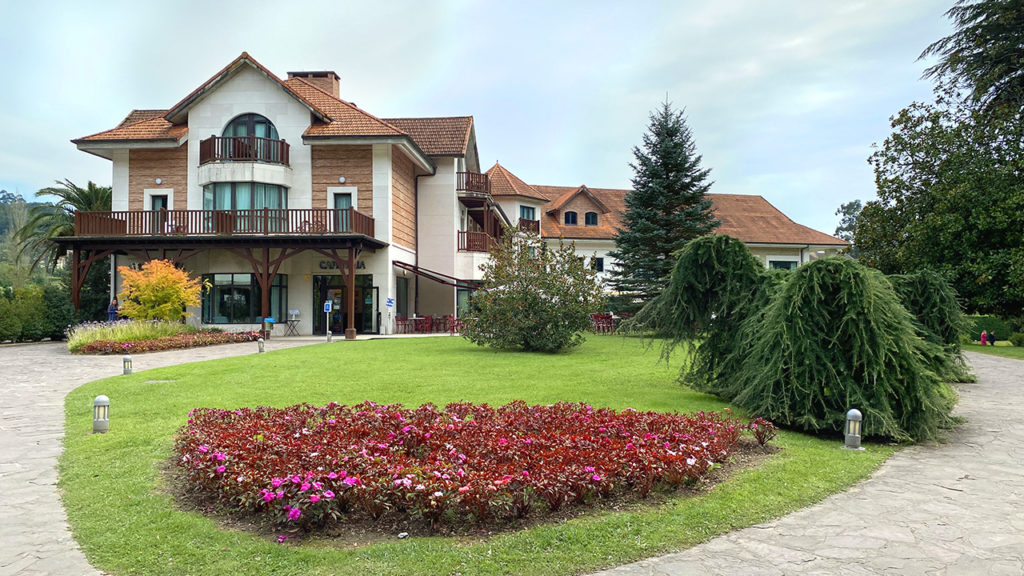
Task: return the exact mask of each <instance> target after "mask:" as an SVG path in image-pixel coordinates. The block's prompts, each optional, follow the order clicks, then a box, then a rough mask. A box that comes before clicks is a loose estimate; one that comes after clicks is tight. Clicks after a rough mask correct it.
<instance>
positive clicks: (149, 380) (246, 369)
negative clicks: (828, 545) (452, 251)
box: [60, 336, 893, 575]
mask: <svg viewBox="0 0 1024 576" xmlns="http://www.w3.org/2000/svg"><path fill="white" fill-rule="evenodd" d="M677 358H678V357H677ZM677 374H678V366H677V365H673V366H667V365H666V364H665V363H663V362H659V361H658V351H657V349H651V350H647V349H644V348H643V347H642V345H641V343H640V342H639V341H637V340H635V339H622V338H618V337H614V336H605V337H595V336H591V337H590V339H589V340H588V342H587V343H586V344H584V345H583V346H582V347H580V348H579V349H577V350H575V351H573V352H570V353H567V354H557V355H544V354H525V353H500V352H493V351H490V350H485V349H481V348H477V347H475V346H473V345H471V344H469V343H467V342H465V341H463V340H461V339H456V338H429V339H408V340H388V341H360V342H344V343H334V344H326V345H316V346H309V347H304V348H296V349H291V350H285V351H279V352H272V353H267V354H263V355H257V354H253V355H252V356H247V357H238V358H230V359H224V360H217V361H212V362H204V363H198V364H190V365H184V366H178V367H172V368H164V369H157V370H149V371H146V372H141V373H136V374H133V375H131V376H119V377H116V378H108V379H106V380H101V381H97V382H93V383H90V384H87V385H85V386H82V387H80V388H78V389H76V390H75V391H74V392H72V393H71V394H70V395H69V396H68V398H67V404H66V413H67V423H66V437H65V452H64V454H63V456H62V457H61V461H60V473H61V479H60V488H61V489H62V491H63V493H64V504H65V506H66V508H67V511H68V517H69V519H70V521H71V524H72V528H73V531H74V534H75V537H76V538H77V540H78V542H79V543H80V544H81V546H82V548H83V549H84V550H85V552H86V554H87V556H88V557H89V560H90V561H91V562H92V563H93V565H94V566H96V567H97V568H100V569H102V570H106V571H109V572H112V573H114V574H192V575H203V574H210V575H213V574H216V575H221V574H242V573H244V574H314V575H319V574H323V575H326V574H357V573H358V574H447V573H462V574H523V573H529V574H572V573H579V572H585V571H591V570H596V569H598V568H602V567H607V566H613V565H617V564H623V563H626V562H629V561H633V560H637V559H640V558H644V557H649V556H653V555H656V554H658V553H662V552H666V551H669V550H674V549H680V548H686V547H688V546H691V545H693V544H696V543H698V542H701V541H704V540H706V539H708V538H710V537H712V536H715V535H717V534H721V533H723V532H727V531H729V530H733V529H735V528H739V527H743V526H749V525H751V524H755V523H757V522H760V521H763V520H766V519H769V518H772V517H776V516H779V515H782V514H785V513H787V512H790V511H792V510H795V509H798V508H801V507H804V506H806V505H808V504H811V503H813V502H816V501H818V500H821V499H822V498H824V497H825V496H827V495H828V494H831V493H833V492H836V491H839V490H842V489H844V488H846V487H848V486H850V485H851V484H853V483H854V482H857V481H858V480H860V479H862V478H864V477H865V476H867V475H868V474H869V473H870V472H871V471H872V470H874V469H875V468H877V466H878V465H879V464H881V462H882V461H883V460H885V458H887V457H888V456H889V455H890V454H892V452H893V449H892V448H891V447H883V446H874V445H872V446H869V447H868V450H867V451H865V452H859V453H856V452H848V451H844V450H839V449H838V447H839V444H840V441H839V440H838V439H830V440H820V439H816V438H812V437H808V436H804V435H800V434H795V433H781V434H780V435H779V438H778V439H777V441H776V443H777V444H778V445H780V446H782V447H783V448H784V451H783V452H782V453H781V454H780V455H778V456H776V457H775V458H773V459H771V460H769V461H768V462H767V463H765V464H763V465H761V466H759V467H756V468H753V469H749V470H746V471H743V472H740V473H739V474H737V475H736V476H735V477H734V478H732V479H730V480H729V481H727V482H724V483H722V484H719V485H718V486H716V487H715V488H714V489H713V490H710V491H708V492H706V493H703V494H701V495H699V496H697V497H682V496H680V497H677V498H673V499H671V500H669V501H668V502H667V503H664V504H661V505H658V506H651V507H649V508H646V509H643V510H641V511H635V510H634V511H629V512H609V511H602V512H595V513H593V514H588V515H586V516H584V517H582V518H578V519H574V520H570V521H566V522H561V521H560V522H555V523H552V524H549V525H544V526H539V527H535V528H531V529H527V530H522V531H519V532H511V533H505V534H501V535H497V536H492V537H490V538H487V539H484V540H475V541H471V540H469V539H466V538H460V539H449V538H443V537H431V538H409V539H405V540H397V539H394V538H392V539H389V540H387V541H385V542H381V543H377V544H373V545H366V546H361V547H356V548H349V549H338V548H335V547H333V546H331V545H329V543H327V542H323V541H317V542H305V543H301V544H300V545H298V546H294V545H289V544H285V545H281V544H277V543H276V542H272V541H271V540H270V539H269V538H265V537H259V536H255V535H252V534H248V533H243V532H237V531H231V530H222V529H218V527H217V525H216V523H215V522H214V521H213V520H210V519H208V518H205V517H203V516H201V515H199V514H195V513H186V512H181V511H179V510H177V509H176V507H175V505H174V502H173V501H172V499H171V497H170V496H168V495H166V494H165V493H163V492H162V491H161V489H160V487H161V484H162V482H163V480H162V477H161V476H160V474H159V471H158V469H159V467H160V466H162V465H163V463H164V462H166V461H167V459H168V458H169V457H170V455H171V453H172V448H173V436H174V433H175V431H176V430H177V429H178V427H180V426H181V425H183V424H184V423H185V420H186V419H187V414H188V411H189V410H190V409H192V408H194V407H218V408H236V407H242V406H254V405H272V406H286V405H290V404H294V403H298V402H310V403H313V404H323V403H326V402H328V401H332V400H333V401H337V402H341V403H345V404H353V403H357V402H361V401H363V400H374V401H376V402H401V403H403V404H405V405H407V406H413V405H418V404H421V403H424V402H433V403H435V404H437V405H438V406H443V405H444V404H446V403H448V402H453V401H458V400H466V401H473V402H487V403H490V404H494V405H497V404H502V403H505V402H508V401H510V400H513V399H522V400H525V401H526V402H528V403H531V404H532V403H551V402H556V401H560V400H564V401H583V402H587V403H590V404H592V405H594V406H595V407H598V406H608V407H614V408H619V409H621V408H627V407H632V408H636V409H640V410H661V411H672V410H678V411H695V410H720V409H722V408H723V407H724V404H723V403H722V402H721V401H720V400H718V399H716V398H713V397H710V396H707V395H703V394H698V393H695V392H693V391H692V390H690V389H688V388H684V387H682V386H680V385H678V384H676V383H675V381H674V380H675V377H676V375H677ZM161 380H173V382H159V381H161ZM97 394H106V395H107V396H109V397H110V402H111V421H110V422H111V424H110V433H108V434H106V435H92V434H90V431H91V416H90V410H91V401H92V398H93V397H94V396H96V395H97Z"/></svg>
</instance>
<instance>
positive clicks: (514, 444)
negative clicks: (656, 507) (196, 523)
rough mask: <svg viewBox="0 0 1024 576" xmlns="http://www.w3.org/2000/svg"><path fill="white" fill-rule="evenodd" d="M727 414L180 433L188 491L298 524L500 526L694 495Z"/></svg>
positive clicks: (310, 421)
mask: <svg viewBox="0 0 1024 576" xmlns="http://www.w3.org/2000/svg"><path fill="white" fill-rule="evenodd" d="M743 428H744V426H743V425H742V424H740V423H738V422H737V421H736V420H734V419H733V418H731V417H730V416H728V415H725V416H723V415H719V414H716V413H714V412H699V413H697V414H693V415H682V414H662V413H656V412H638V411H636V410H631V409H626V410H623V411H621V412H616V411H615V410H611V409H593V408H592V407H590V406H586V405H583V404H568V403H559V404H554V405H550V406H539V405H538V406H528V405H527V404H526V403H524V402H522V401H516V402H512V403H510V404H508V405H505V406H502V407H499V408H492V407H490V406H488V405H486V404H479V405H474V404H468V403H460V404H449V405H448V406H446V407H445V408H444V409H443V410H439V409H438V408H436V407H435V406H434V405H433V404H425V405H423V406H420V407H419V408H415V409H409V408H404V407H402V406H401V405H397V404H393V405H379V404H376V403H373V402H364V403H362V404H358V405H356V406H343V405H339V404H336V403H330V404H328V405H327V406H323V407H317V406H311V405H308V404H298V405H295V406H290V407H288V408H282V409H277V408H268V407H257V408H243V409H240V410H215V409H209V408H198V409H195V410H193V411H192V412H191V413H190V414H189V420H188V424H187V425H186V426H184V427H182V428H181V429H180V430H179V432H178V436H177V442H176V451H177V458H178V464H179V465H180V466H181V467H182V468H183V470H184V477H185V479H186V483H187V487H188V488H189V489H191V490H194V491H197V492H198V493H199V494H201V495H204V496H209V497H212V498H214V499H216V500H218V501H219V502H221V503H222V504H224V505H226V506H227V507H228V509H230V510H232V511H235V512H254V513H257V514H266V515H269V517H270V518H271V519H272V520H273V521H274V522H277V523H283V524H287V523H295V524H298V525H300V526H303V527H305V528H310V527H313V526H318V525H323V524H324V523H326V522H328V521H337V520H340V519H342V518H343V517H345V516H346V515H354V516H356V517H371V518H378V517H380V516H382V515H384V514H388V513H398V514H405V515H408V516H409V517H413V518H420V519H423V520H425V521H428V522H429V523H430V524H431V525H432V526H433V525H435V524H436V523H437V522H439V521H451V522H463V521H469V522H478V521H484V520H495V521H505V520H510V519H513V518H517V517H523V516H525V515H527V514H529V513H530V512H531V511H534V510H545V509H547V510H557V509H559V508H561V507H562V506H564V505H566V504H572V503H581V502H584V501H587V500H589V499H592V498H595V497H601V496H607V495H613V494H622V493H626V492H632V493H636V494H638V495H640V496H646V495H647V493H648V492H650V491H651V490H652V489H653V488H655V487H656V486H659V485H660V486H665V487H676V486H681V485H692V484H693V483H695V482H696V481H697V480H698V479H699V478H700V477H701V476H702V475H704V474H706V473H707V472H708V471H709V470H710V469H711V468H712V467H713V466H714V465H715V464H716V463H719V462H722V461H724V460H725V459H726V458H727V457H728V455H729V453H730V451H731V450H732V449H733V448H734V447H735V445H736V443H737V441H738V439H739V435H740V433H741V431H742V430H743Z"/></svg>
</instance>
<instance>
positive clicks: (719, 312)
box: [623, 236, 779, 393]
mask: <svg viewBox="0 0 1024 576" xmlns="http://www.w3.org/2000/svg"><path fill="white" fill-rule="evenodd" d="M777 278H779V276H778V275H772V274H768V273H766V272H765V270H764V266H762V265H761V263H760V262H758V261H757V259H756V258H754V256H753V254H751V253H750V250H748V249H747V247H746V245H744V244H743V242H740V241H739V240H736V239H735V238H731V237H729V236H704V237H702V238H698V239H696V240H693V241H691V242H689V243H688V244H686V246H685V247H684V248H683V249H682V251H680V252H679V258H678V260H677V261H676V265H675V268H674V269H673V271H672V276H671V278H670V279H669V283H668V286H667V287H666V289H665V291H664V292H662V293H661V294H660V295H658V296H657V297H655V298H654V299H653V300H651V301H650V302H648V303H647V305H645V306H644V307H643V308H642V309H641V310H640V311H639V312H638V313H637V315H636V316H635V317H633V318H632V319H630V320H629V321H627V322H626V323H624V325H623V330H625V331H634V332H643V333H653V334H654V335H656V336H659V337H662V338H664V339H665V340H664V344H663V346H662V357H663V358H666V359H667V358H668V357H669V355H670V354H671V353H672V352H673V351H674V350H675V349H676V348H679V347H682V348H683V350H684V351H685V352H687V353H688V354H689V355H691V356H692V361H691V362H690V363H689V364H688V365H686V366H684V368H683V373H682V374H681V376H680V379H681V380H682V381H683V382H685V383H686V384H688V385H689V386H691V387H693V388H694V389H697V390H700V391H704V392H712V393H719V392H720V391H719V390H718V383H719V382H721V379H722V377H723V376H725V375H727V374H729V373H731V372H734V371H735V368H733V367H732V363H734V362H736V361H737V359H738V356H737V355H735V354H733V352H734V351H736V350H737V349H738V346H739V335H740V326H741V324H742V323H743V321H744V320H745V319H747V318H748V317H749V316H751V315H753V314H755V313H756V311H757V310H758V309H760V308H763V307H764V305H765V303H766V301H767V294H768V293H769V292H770V291H771V286H772V285H773V284H775V283H776V279H777ZM698 343H699V344H698Z"/></svg>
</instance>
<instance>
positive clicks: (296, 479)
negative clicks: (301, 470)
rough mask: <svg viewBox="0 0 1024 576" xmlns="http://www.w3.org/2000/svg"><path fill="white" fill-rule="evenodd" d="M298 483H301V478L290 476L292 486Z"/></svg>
mask: <svg viewBox="0 0 1024 576" xmlns="http://www.w3.org/2000/svg"><path fill="white" fill-rule="evenodd" d="M299 482H302V478H299V477H298V476H292V484H298V483H299Z"/></svg>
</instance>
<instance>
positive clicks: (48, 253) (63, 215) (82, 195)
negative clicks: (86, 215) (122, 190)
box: [15, 178, 111, 270]
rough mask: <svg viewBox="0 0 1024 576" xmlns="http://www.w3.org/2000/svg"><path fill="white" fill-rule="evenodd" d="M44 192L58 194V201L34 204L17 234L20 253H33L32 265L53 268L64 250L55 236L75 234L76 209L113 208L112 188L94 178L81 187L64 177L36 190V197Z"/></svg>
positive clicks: (102, 210)
mask: <svg viewBox="0 0 1024 576" xmlns="http://www.w3.org/2000/svg"><path fill="white" fill-rule="evenodd" d="M41 196H56V197H57V198H60V200H58V201H57V203H56V204H55V205H50V204H44V205H40V206H33V207H32V211H31V213H30V214H29V218H28V222H26V223H25V225H24V226H22V227H21V229H19V230H18V232H17V234H16V235H15V238H16V239H17V241H18V246H19V255H20V254H25V253H28V254H31V255H32V256H33V259H32V268H33V269H35V267H36V266H38V265H39V264H40V263H45V265H46V267H47V268H48V269H50V270H52V269H53V268H54V267H55V266H56V265H57V262H58V261H59V260H60V259H61V258H62V257H64V254H65V250H64V249H63V248H61V246H60V245H59V244H57V243H56V242H54V241H53V239H54V238H60V237H62V236H73V235H74V234H75V212H108V211H110V200H111V190H110V187H109V186H97V185H96V184H94V183H93V182H92V181H90V182H89V183H88V184H87V185H86V187H85V188H81V187H79V186H77V185H75V183H74V182H72V181H71V180H68V179H66V178H65V179H64V181H63V182H60V181H58V182H57V186H51V187H49V188H43V189H42V190H40V191H38V192H36V197H37V198H38V197H41Z"/></svg>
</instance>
